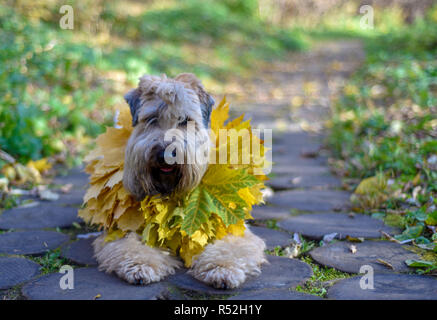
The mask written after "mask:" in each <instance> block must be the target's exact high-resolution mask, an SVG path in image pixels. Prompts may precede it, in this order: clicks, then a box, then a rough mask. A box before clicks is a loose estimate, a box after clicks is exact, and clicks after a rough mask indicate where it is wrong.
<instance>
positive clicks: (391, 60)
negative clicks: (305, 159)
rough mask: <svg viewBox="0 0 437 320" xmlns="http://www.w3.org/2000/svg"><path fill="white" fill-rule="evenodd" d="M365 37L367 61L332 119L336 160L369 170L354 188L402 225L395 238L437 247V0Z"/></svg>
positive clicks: (352, 173)
mask: <svg viewBox="0 0 437 320" xmlns="http://www.w3.org/2000/svg"><path fill="white" fill-rule="evenodd" d="M365 43H366V45H367V50H366V51H367V59H366V62H365V64H364V66H363V67H362V68H361V70H360V71H359V72H358V73H357V74H356V75H355V76H354V78H353V79H352V80H351V81H350V82H348V83H347V84H346V86H345V87H344V92H343V96H342V97H341V98H340V99H339V101H338V103H337V105H336V107H335V110H334V114H333V117H332V120H331V123H330V127H331V136H330V140H329V142H330V145H331V147H332V149H333V151H334V155H335V157H336V158H337V159H338V160H337V161H336V162H334V165H335V167H336V169H337V170H338V171H339V172H341V173H343V175H344V176H345V177H347V178H353V179H359V180H361V179H364V178H367V179H364V181H363V182H362V183H361V184H360V186H359V188H357V190H356V192H355V195H354V197H355V198H354V199H355V200H357V201H356V203H357V202H358V203H359V204H360V205H359V206H358V208H357V209H358V210H359V209H365V210H366V211H370V212H375V215H381V213H382V218H384V219H386V221H392V222H393V221H396V224H397V226H400V227H403V228H404V229H405V231H404V233H403V234H402V235H399V236H396V237H395V238H396V239H397V240H398V241H412V240H413V241H414V242H415V243H416V244H422V245H423V244H426V245H428V249H431V250H435V252H437V241H436V239H437V236H436V229H435V228H436V225H437V220H436V218H437V208H436V206H437V61H436V59H435V57H436V56H437V7H435V8H434V9H432V10H430V11H429V12H428V15H427V16H426V17H425V18H424V19H418V20H416V22H415V23H414V24H412V25H405V26H403V27H402V28H396V29H393V30H392V31H391V32H390V33H382V34H378V36H376V37H375V38H373V39H368V40H367V41H366V42H365ZM369 177H371V178H369ZM359 180H358V181H359ZM378 181H379V182H381V181H383V182H384V183H383V184H382V183H379V185H381V186H383V188H382V187H381V188H377V187H375V184H377V182H378ZM372 183H373V185H372V186H371V187H370V188H368V186H369V185H371V184H372ZM358 189H359V190H358ZM366 190H370V191H369V192H365V191H366ZM378 190H379V191H380V192H379V193H378V192H377V191H378ZM375 193H378V194H376V195H375ZM364 204H365V205H364ZM394 217H396V218H394Z"/></svg>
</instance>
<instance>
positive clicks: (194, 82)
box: [175, 73, 215, 127]
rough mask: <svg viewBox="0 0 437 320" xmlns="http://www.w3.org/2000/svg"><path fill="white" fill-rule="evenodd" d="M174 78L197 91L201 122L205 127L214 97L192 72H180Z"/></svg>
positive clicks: (207, 123)
mask: <svg viewBox="0 0 437 320" xmlns="http://www.w3.org/2000/svg"><path fill="white" fill-rule="evenodd" d="M175 80H178V81H182V82H185V83H186V84H188V85H189V86H190V87H191V89H193V90H194V91H195V92H196V93H197V96H198V97H199V101H200V106H201V108H202V117H203V123H204V125H205V127H208V125H209V121H210V118H211V111H212V107H213V106H214V104H215V101H214V99H213V98H212V97H211V95H210V94H208V93H207V92H206V91H205V88H204V87H203V84H202V82H201V81H200V80H199V79H198V78H197V77H196V76H195V75H194V74H192V73H181V74H179V75H178V76H177V77H176V78H175Z"/></svg>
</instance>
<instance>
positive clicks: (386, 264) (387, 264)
mask: <svg viewBox="0 0 437 320" xmlns="http://www.w3.org/2000/svg"><path fill="white" fill-rule="evenodd" d="M376 261H377V262H379V263H380V264H383V265H385V266H386V267H388V268H390V269H392V270H394V269H395V268H393V266H392V265H391V264H390V263H388V262H387V261H385V260H382V259H376Z"/></svg>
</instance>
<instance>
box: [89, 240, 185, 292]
mask: <svg viewBox="0 0 437 320" xmlns="http://www.w3.org/2000/svg"><path fill="white" fill-rule="evenodd" d="M104 237H105V235H102V236H100V237H98V238H97V239H96V240H95V241H94V243H93V246H94V256H95V257H96V259H97V262H98V263H99V270H101V271H106V272H107V273H111V272H115V273H116V274H117V275H118V276H119V277H120V278H122V279H124V280H126V281H127V282H129V283H133V284H148V283H150V282H157V281H160V280H162V279H163V278H164V277H166V276H167V275H169V274H173V273H174V272H175V269H176V268H179V267H180V266H181V261H179V260H177V259H176V258H175V257H173V256H171V255H170V254H169V252H167V251H163V250H160V249H157V248H151V247H149V246H147V245H145V244H144V243H142V242H141V241H140V237H139V236H138V235H137V234H135V233H129V234H128V235H126V236H125V237H124V238H122V239H119V240H115V241H111V242H107V243H106V242H105V241H104Z"/></svg>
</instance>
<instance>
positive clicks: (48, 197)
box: [39, 190, 59, 201]
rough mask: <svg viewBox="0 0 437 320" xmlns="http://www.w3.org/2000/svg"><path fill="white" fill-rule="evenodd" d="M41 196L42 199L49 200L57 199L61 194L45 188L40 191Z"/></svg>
mask: <svg viewBox="0 0 437 320" xmlns="http://www.w3.org/2000/svg"><path fill="white" fill-rule="evenodd" d="M39 197H40V198H41V199H42V200H48V201H56V200H58V199H59V194H57V193H54V192H52V191H50V190H43V191H40V192H39Z"/></svg>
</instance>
